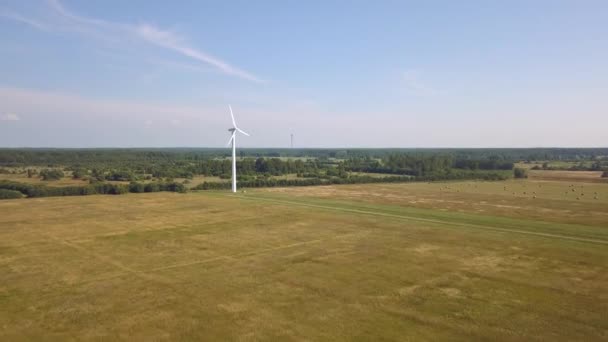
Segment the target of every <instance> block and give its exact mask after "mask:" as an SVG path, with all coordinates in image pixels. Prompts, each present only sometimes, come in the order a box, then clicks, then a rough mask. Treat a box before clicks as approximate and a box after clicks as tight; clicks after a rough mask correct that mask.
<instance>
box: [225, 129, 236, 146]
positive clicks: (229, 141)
mask: <svg viewBox="0 0 608 342" xmlns="http://www.w3.org/2000/svg"><path fill="white" fill-rule="evenodd" d="M235 134H236V133H234V132H232V135H231V136H230V139H228V143H227V144H226V146H228V147H230V144H231V143H232V140H233V139H234V135H235Z"/></svg>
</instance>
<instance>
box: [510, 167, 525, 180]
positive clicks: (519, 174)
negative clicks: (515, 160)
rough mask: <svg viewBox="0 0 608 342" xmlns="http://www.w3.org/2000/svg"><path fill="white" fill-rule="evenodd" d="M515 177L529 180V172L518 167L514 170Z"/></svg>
mask: <svg viewBox="0 0 608 342" xmlns="http://www.w3.org/2000/svg"><path fill="white" fill-rule="evenodd" d="M513 177H515V178H528V170H526V169H522V168H520V167H516V168H514V169H513Z"/></svg>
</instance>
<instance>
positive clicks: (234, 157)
mask: <svg viewBox="0 0 608 342" xmlns="http://www.w3.org/2000/svg"><path fill="white" fill-rule="evenodd" d="M228 109H230V117H231V118H232V127H231V128H229V129H228V132H231V133H232V135H231V136H230V140H228V145H230V143H232V192H236V132H237V131H239V132H240V133H242V134H244V135H246V136H249V134H248V133H246V132H245V131H243V130H242V129H240V128H238V127H237V126H236V121H235V120H234V114H232V107H230V105H228Z"/></svg>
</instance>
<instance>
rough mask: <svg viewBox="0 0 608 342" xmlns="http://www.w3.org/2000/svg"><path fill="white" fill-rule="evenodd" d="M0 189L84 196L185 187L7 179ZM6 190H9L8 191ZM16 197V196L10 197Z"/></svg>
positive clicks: (27, 193)
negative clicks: (48, 182)
mask: <svg viewBox="0 0 608 342" xmlns="http://www.w3.org/2000/svg"><path fill="white" fill-rule="evenodd" d="M0 190H4V192H5V195H12V196H16V192H18V193H20V194H21V196H19V197H22V196H25V197H54V196H85V195H121V194H126V193H129V192H131V193H142V192H159V191H172V192H186V187H185V186H184V185H183V184H181V183H176V182H169V183H160V182H152V183H145V184H144V183H138V182H132V183H130V184H111V183H94V184H89V185H86V186H46V185H41V184H26V183H20V182H13V181H7V180H1V181H0ZM7 191H10V193H8V192H7ZM0 198H2V197H1V196H0ZM7 198H8V197H7ZM10 198H18V197H10Z"/></svg>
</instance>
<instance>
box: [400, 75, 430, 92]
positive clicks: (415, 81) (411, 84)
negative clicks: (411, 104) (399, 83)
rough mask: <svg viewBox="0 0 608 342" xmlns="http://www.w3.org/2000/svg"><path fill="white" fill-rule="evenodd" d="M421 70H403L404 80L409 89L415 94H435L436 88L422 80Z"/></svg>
mask: <svg viewBox="0 0 608 342" xmlns="http://www.w3.org/2000/svg"><path fill="white" fill-rule="evenodd" d="M420 78H421V72H420V71H418V70H416V69H408V70H406V71H404V72H403V80H404V82H405V87H406V88H407V90H408V91H409V92H410V93H412V94H414V95H433V94H435V90H434V89H433V88H432V87H429V86H428V85H426V84H424V83H423V82H422V81H420Z"/></svg>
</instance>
